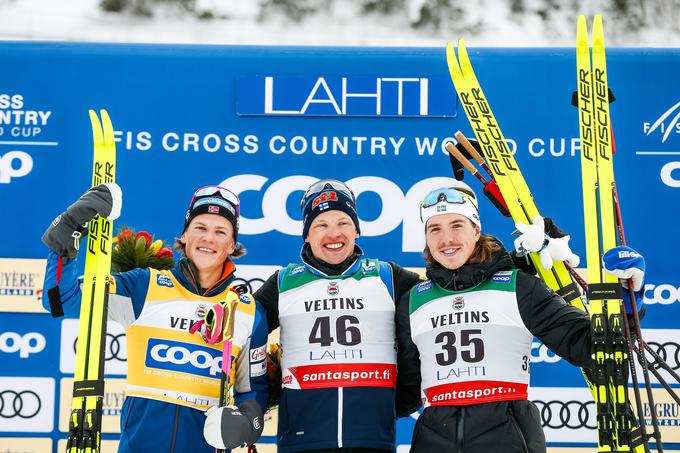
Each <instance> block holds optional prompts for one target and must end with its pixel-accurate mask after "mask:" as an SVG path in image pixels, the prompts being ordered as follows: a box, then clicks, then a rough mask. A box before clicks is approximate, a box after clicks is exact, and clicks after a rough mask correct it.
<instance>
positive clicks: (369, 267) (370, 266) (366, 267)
mask: <svg viewBox="0 0 680 453" xmlns="http://www.w3.org/2000/svg"><path fill="white" fill-rule="evenodd" d="M374 271H375V263H374V262H373V261H369V262H364V261H362V262H361V272H362V273H364V274H368V273H370V272H374Z"/></svg>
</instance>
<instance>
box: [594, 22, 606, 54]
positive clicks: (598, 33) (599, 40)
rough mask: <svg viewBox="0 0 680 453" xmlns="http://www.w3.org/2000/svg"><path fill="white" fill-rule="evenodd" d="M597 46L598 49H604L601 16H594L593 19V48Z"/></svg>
mask: <svg viewBox="0 0 680 453" xmlns="http://www.w3.org/2000/svg"><path fill="white" fill-rule="evenodd" d="M595 44H597V46H598V47H600V46H601V47H602V48H604V27H603V25H602V16H601V15H599V14H596V15H595V18H594V19H593V46H595Z"/></svg>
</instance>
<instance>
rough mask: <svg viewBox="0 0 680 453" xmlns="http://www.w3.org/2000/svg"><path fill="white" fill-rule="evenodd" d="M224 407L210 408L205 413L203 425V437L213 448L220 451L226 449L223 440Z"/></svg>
mask: <svg viewBox="0 0 680 453" xmlns="http://www.w3.org/2000/svg"><path fill="white" fill-rule="evenodd" d="M223 409H224V408H223V407H217V406H210V407H209V408H208V410H207V411H205V417H206V419H205V425H203V437H205V440H206V442H208V443H209V444H210V445H211V446H213V447H215V448H218V449H220V450H224V449H226V448H227V447H226V445H224V440H222V410H223Z"/></svg>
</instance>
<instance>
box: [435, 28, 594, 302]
mask: <svg viewBox="0 0 680 453" xmlns="http://www.w3.org/2000/svg"><path fill="white" fill-rule="evenodd" d="M459 59H460V64H459V63H458V60H459ZM446 61H447V63H448V67H449V73H450V75H451V80H452V81H453V84H454V86H455V88H456V92H457V93H458V98H459V99H460V102H461V105H462V107H463V109H464V110H465V113H466V115H467V117H468V120H469V121H470V125H471V126H472V130H473V131H474V133H475V136H476V137H477V140H478V141H479V143H480V145H481V147H482V151H483V152H484V155H485V157H486V161H487V164H488V165H489V167H490V168H491V172H492V173H493V176H494V179H495V180H496V183H497V184H498V187H499V188H500V191H501V193H502V194H503V198H504V199H505V202H506V203H507V205H508V210H509V211H510V215H511V216H512V218H513V220H514V221H515V222H523V223H526V224H529V223H531V221H532V219H533V218H534V217H535V216H536V215H539V211H538V208H537V207H536V203H535V202H534V198H533V195H532V194H531V191H530V190H529V187H528V186H527V183H526V181H525V180H524V177H523V176H522V173H521V171H520V169H519V167H518V166H517V162H516V161H515V157H514V156H513V155H512V152H511V151H510V148H509V147H508V144H507V141H506V140H505V137H504V136H503V133H502V132H501V129H500V126H499V125H498V121H496V117H495V116H494V114H493V112H492V111H491V107H490V105H489V103H488V101H487V100H486V97H485V96H484V92H483V91H482V88H481V86H480V85H479V81H478V80H477V77H476V76H475V73H474V70H473V68H472V64H471V63H470V58H469V56H468V53H467V50H466V48H465V41H464V40H463V39H460V40H459V41H458V58H456V52H455V49H454V46H453V43H451V42H450V43H448V44H447V46H446ZM529 257H530V258H531V260H532V262H533V263H534V266H535V267H536V270H537V272H538V273H539V275H540V277H541V279H542V280H543V281H544V282H545V284H546V285H548V286H549V287H550V288H552V289H554V290H555V291H557V292H558V293H559V294H560V296H562V297H563V298H564V299H565V300H566V301H567V302H568V303H570V304H572V305H574V306H576V307H578V308H580V309H581V310H583V311H586V308H585V305H584V304H583V300H582V299H581V294H580V292H579V290H578V287H577V285H576V284H575V283H574V282H573V280H572V279H571V276H570V275H569V271H568V270H567V268H566V266H565V264H564V263H563V262H554V263H553V268H552V269H551V270H548V271H546V270H545V269H543V267H542V266H541V263H540V258H539V256H538V253H531V254H530V255H529Z"/></svg>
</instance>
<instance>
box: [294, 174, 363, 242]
mask: <svg viewBox="0 0 680 453" xmlns="http://www.w3.org/2000/svg"><path fill="white" fill-rule="evenodd" d="M326 211H342V212H344V213H346V214H347V215H348V216H349V217H350V218H351V219H352V222H354V226H355V227H356V229H357V233H361V230H360V229H359V217H358V216H357V208H356V205H355V204H354V200H353V199H352V198H350V197H348V196H347V195H345V194H344V193H343V192H340V191H338V190H334V189H332V188H330V187H329V188H326V189H324V190H322V191H321V192H317V193H316V194H312V195H309V196H308V197H307V199H306V200H305V204H304V206H303V208H302V224H303V227H302V238H303V239H306V238H307V234H308V233H309V227H310V226H311V225H312V222H313V221H314V219H315V218H316V217H317V216H318V215H319V214H322V213H324V212H326Z"/></svg>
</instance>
